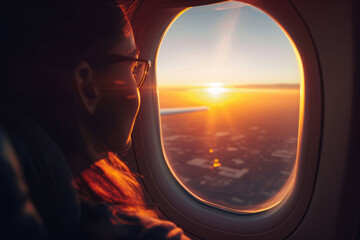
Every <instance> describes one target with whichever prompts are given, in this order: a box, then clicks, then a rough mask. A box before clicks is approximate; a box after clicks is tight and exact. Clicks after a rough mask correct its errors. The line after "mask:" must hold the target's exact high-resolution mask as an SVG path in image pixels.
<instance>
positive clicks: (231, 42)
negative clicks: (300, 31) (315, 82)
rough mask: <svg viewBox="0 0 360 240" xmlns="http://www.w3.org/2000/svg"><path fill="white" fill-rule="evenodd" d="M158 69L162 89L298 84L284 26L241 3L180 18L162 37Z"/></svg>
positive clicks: (195, 11)
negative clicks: (216, 84) (217, 85)
mask: <svg viewBox="0 0 360 240" xmlns="http://www.w3.org/2000/svg"><path fill="white" fill-rule="evenodd" d="M156 68H157V80H158V85H159V86H160V87H164V86H194V85H196V86H209V85H211V84H214V83H221V84H223V85H225V86H226V85H230V86H231V85H242V84H282V83H286V84H288V83H290V84H299V82H300V77H299V67H298V62H297V59H296V55H295V52H294V49H293V47H292V45H291V43H290V41H289V39H288V38H287V36H286V35H285V33H284V32H283V30H282V29H281V28H280V26H278V25H277V23H276V22H275V21H274V20H273V19H272V18H271V17H269V16H268V15H267V14H265V13H264V12H262V11H261V10H259V9H257V8H255V7H252V6H249V5H246V4H243V3H238V2H226V3H220V4H213V5H208V6H202V7H194V8H191V9H189V10H187V11H185V12H184V13H183V14H182V15H180V16H179V17H178V18H177V19H176V20H175V21H174V22H173V24H172V25H171V26H170V28H169V29H168V31H167V33H166V34H165V36H164V39H163V41H162V43H161V46H160V49H159V53H158V58H157V63H156Z"/></svg>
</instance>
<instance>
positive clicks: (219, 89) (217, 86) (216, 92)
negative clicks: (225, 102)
mask: <svg viewBox="0 0 360 240" xmlns="http://www.w3.org/2000/svg"><path fill="white" fill-rule="evenodd" d="M208 86H209V87H207V88H206V89H205V91H206V92H208V93H210V95H211V96H213V97H218V96H221V95H222V93H224V92H227V89H226V88H225V87H224V84H222V83H219V82H211V83H209V84H208Z"/></svg>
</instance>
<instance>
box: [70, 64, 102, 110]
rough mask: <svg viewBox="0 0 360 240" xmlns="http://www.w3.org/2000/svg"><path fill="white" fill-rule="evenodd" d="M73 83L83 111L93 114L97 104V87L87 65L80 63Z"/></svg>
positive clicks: (92, 73) (91, 71)
mask: <svg viewBox="0 0 360 240" xmlns="http://www.w3.org/2000/svg"><path fill="white" fill-rule="evenodd" d="M74 83H75V89H76V93H77V95H78V96H77V98H78V99H79V101H80V103H81V105H82V106H83V107H84V108H85V109H84V110H85V111H86V112H87V113H89V114H93V113H94V112H95V109H96V107H97V105H98V103H99V97H100V96H99V94H100V93H99V89H98V87H97V84H96V81H95V76H94V72H93V70H92V68H91V67H90V65H89V63H87V62H85V61H81V62H80V63H79V64H78V65H77V67H76V68H75V72H74Z"/></svg>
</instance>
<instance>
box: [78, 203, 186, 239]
mask: <svg viewBox="0 0 360 240" xmlns="http://www.w3.org/2000/svg"><path fill="white" fill-rule="evenodd" d="M81 228H82V232H83V234H84V236H88V237H89V236H91V238H92V239H97V237H99V238H101V239H139V240H140V239H141V240H150V239H151V240H153V239H163V240H189V238H188V237H186V236H185V234H184V232H183V230H182V229H181V228H179V227H177V226H176V225H175V224H174V223H172V222H170V221H165V220H160V219H157V218H154V217H150V216H146V215H143V214H137V213H126V212H120V211H113V212H111V211H110V210H109V208H108V207H107V205H104V204H96V205H93V204H90V203H87V202H84V203H83V204H82V224H81ZM85 238H87V237H85Z"/></svg>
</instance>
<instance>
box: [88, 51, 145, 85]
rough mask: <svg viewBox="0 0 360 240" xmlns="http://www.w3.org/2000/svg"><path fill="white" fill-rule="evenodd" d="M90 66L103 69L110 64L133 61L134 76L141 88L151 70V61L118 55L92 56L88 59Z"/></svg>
mask: <svg viewBox="0 0 360 240" xmlns="http://www.w3.org/2000/svg"><path fill="white" fill-rule="evenodd" d="M88 60H90V61H89V64H90V65H92V66H97V67H103V66H105V65H108V64H114V63H117V62H125V61H132V62H133V64H132V66H131V67H132V69H131V71H132V75H133V78H134V80H135V83H136V86H137V87H138V88H140V87H141V86H142V85H143V84H144V81H145V78H146V76H147V75H148V72H149V68H150V66H151V61H150V60H147V59H139V58H134V57H128V56H122V55H116V54H106V55H103V56H92V57H91V58H88Z"/></svg>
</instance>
